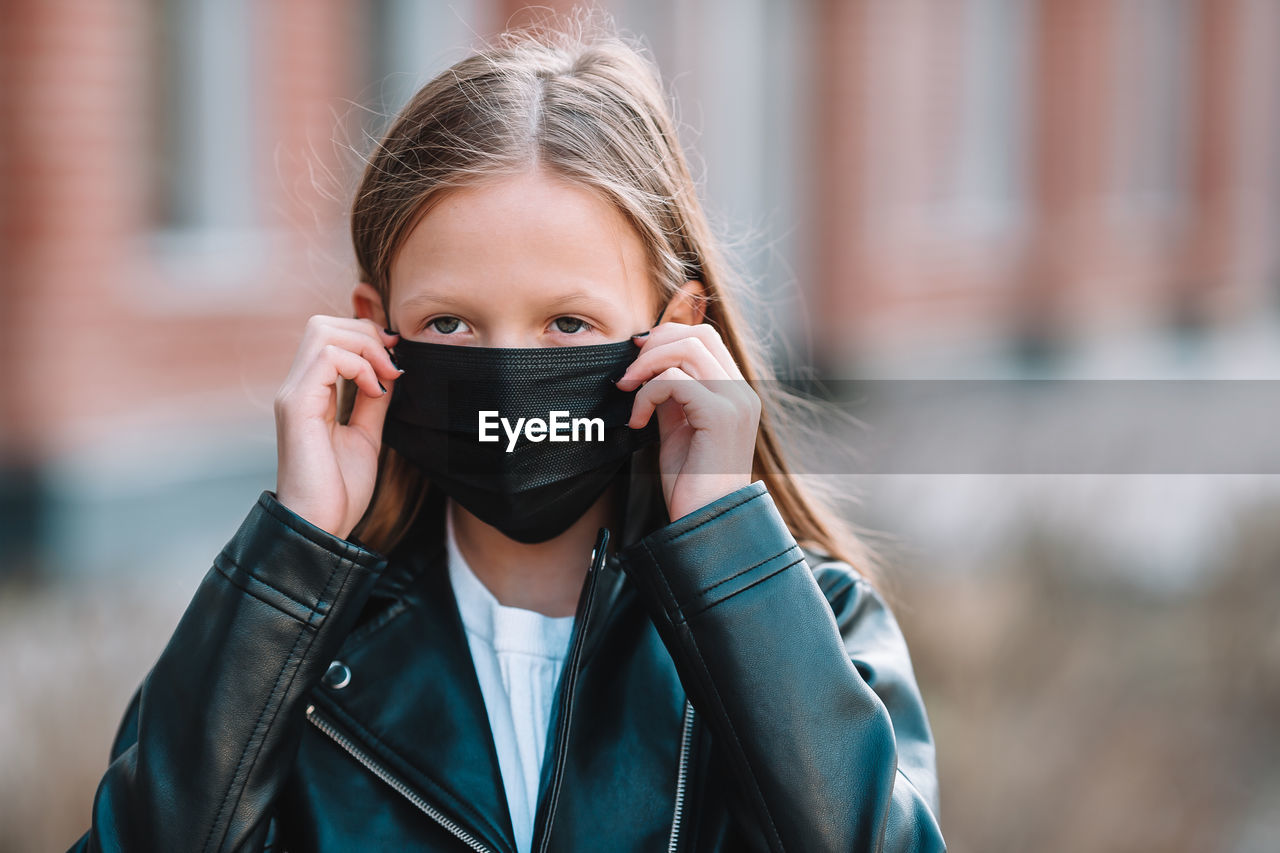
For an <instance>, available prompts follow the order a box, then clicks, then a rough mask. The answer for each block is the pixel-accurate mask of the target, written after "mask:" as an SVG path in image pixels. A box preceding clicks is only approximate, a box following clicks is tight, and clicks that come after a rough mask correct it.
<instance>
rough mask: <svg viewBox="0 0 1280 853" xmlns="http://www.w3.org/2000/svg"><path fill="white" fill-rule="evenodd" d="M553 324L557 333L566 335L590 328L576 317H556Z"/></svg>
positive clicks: (584, 321) (588, 324)
mask: <svg viewBox="0 0 1280 853" xmlns="http://www.w3.org/2000/svg"><path fill="white" fill-rule="evenodd" d="M555 324H556V329H557V330H558V331H561V332H564V333H565V334H566V335H573V334H577V333H578V332H581V331H583V330H584V329H589V328H591V324H590V323H588V322H587V321H586V320H582V319H580V318H578V317H568V316H565V317H557V318H556V319H555Z"/></svg>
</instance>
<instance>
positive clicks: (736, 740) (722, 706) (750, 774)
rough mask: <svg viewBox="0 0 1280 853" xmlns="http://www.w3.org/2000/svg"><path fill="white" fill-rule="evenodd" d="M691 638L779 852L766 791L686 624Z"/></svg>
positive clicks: (781, 847) (694, 654) (694, 655)
mask: <svg viewBox="0 0 1280 853" xmlns="http://www.w3.org/2000/svg"><path fill="white" fill-rule="evenodd" d="M685 626H686V629H687V631H688V636H689V646H690V648H691V650H692V651H693V657H694V659H695V660H696V661H697V662H698V666H699V667H701V668H702V673H703V675H704V677H705V678H706V680H707V685H708V686H709V687H710V688H711V692H712V694H714V696H715V700H716V704H717V705H719V706H720V710H721V714H722V716H723V718H724V722H725V726H726V727H727V728H728V729H729V734H730V736H731V737H732V738H733V742H734V744H735V745H736V746H737V747H738V751H739V754H741V755H742V763H743V764H745V765H746V767H747V776H748V777H749V778H750V779H751V784H752V785H753V786H754V787H755V791H756V795H757V796H758V797H759V799H760V802H761V804H763V805H764V807H765V808H764V810H763V811H764V822H765V825H766V826H767V827H768V828H769V831H770V832H771V833H772V834H773V840H774V841H775V842H776V844H777V848H778V849H779V850H783V849H785V848H784V847H783V845H782V837H781V836H779V835H778V828H777V826H775V825H774V823H773V815H771V814H770V813H769V802H768V800H766V799H765V796H764V791H763V790H761V788H760V782H759V781H758V780H757V779H756V774H755V771H754V770H753V769H752V768H751V762H750V760H748V758H747V751H746V750H745V749H743V747H742V739H741V738H740V737H738V732H737V730H736V729H735V728H734V727H733V720H731V719H730V718H729V712H728V711H727V710H725V703H724V700H723V699H722V698H721V697H720V690H719V689H718V688H717V687H716V683H715V680H714V679H713V678H712V677H711V671H710V670H708V669H707V662H706V661H705V660H704V659H703V657H702V651H701V650H700V649H699V648H698V641H697V639H696V638H695V637H694V634H693V626H692V625H689V623H687V622H686V623H685Z"/></svg>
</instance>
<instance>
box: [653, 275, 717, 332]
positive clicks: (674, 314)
mask: <svg viewBox="0 0 1280 853" xmlns="http://www.w3.org/2000/svg"><path fill="white" fill-rule="evenodd" d="M706 315H707V299H706V288H704V287H703V285H702V282H700V281H698V280H697V279H689V280H688V281H686V282H685V283H684V284H682V285H680V289H679V290H677V291H676V293H675V295H674V296H672V297H671V299H670V301H668V302H667V307H666V308H665V309H664V310H663V312H662V322H668V321H670V322H673V323H684V324H685V325H686V326H696V325H698V324H699V323H701V322H702V320H703V318H704V317H705V316H706Z"/></svg>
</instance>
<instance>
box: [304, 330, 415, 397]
mask: <svg viewBox="0 0 1280 853" xmlns="http://www.w3.org/2000/svg"><path fill="white" fill-rule="evenodd" d="M327 344H334V345H336V346H340V347H342V348H343V349H346V350H349V351H351V352H354V353H358V354H359V355H361V356H364V358H365V360H367V361H368V362H369V363H370V364H372V365H373V367H374V370H375V371H376V372H377V374H378V378H379V379H382V380H384V384H385V380H387V379H395V378H396V377H397V376H399V375H400V368H398V367H396V363H395V361H394V360H393V359H392V357H391V353H390V352H389V351H388V350H387V348H386V347H384V346H383V345H382V344H381V343H380V342H378V341H376V340H375V339H374V338H372V337H370V336H369V335H368V334H365V333H364V332H361V331H354V330H351V329H342V328H336V327H328V328H325V329H324V330H323V332H322V336H318V337H317V340H316V341H315V342H314V343H312V344H309V346H310V347H313V348H314V350H315V352H316V353H319V351H320V349H321V348H322V347H324V346H325V345H327Z"/></svg>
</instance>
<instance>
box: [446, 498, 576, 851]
mask: <svg viewBox="0 0 1280 853" xmlns="http://www.w3.org/2000/svg"><path fill="white" fill-rule="evenodd" d="M445 519H446V523H445V529H446V540H447V548H448V553H449V578H450V580H451V582H452V583H453V592H454V595H455V597H456V598H457V600H458V611H459V613H460V614H461V615H462V624H463V627H465V628H466V632H467V642H468V644H469V645H470V646H471V658H472V660H473V661H474V663H475V667H476V675H477V676H478V677H479V681H480V691H481V692H482V693H483V694H484V704H485V709H486V710H487V711H488V714H489V727H490V729H491V730H492V731H493V742H494V745H495V746H496V747H497V749H498V766H499V768H500V769H501V771H502V784H503V786H504V787H505V788H506V792H507V808H508V809H509V810H510V812H511V825H512V827H513V828H514V829H515V833H516V847H517V850H518V851H519V853H526V851H527V850H529V848H530V846H531V845H532V843H533V813H534V810H535V808H536V806H537V797H538V780H539V777H540V774H541V772H542V754H543V750H544V749H545V747H546V742H547V725H548V722H549V719H550V716H551V707H552V704H553V703H554V702H555V692H556V687H557V685H558V683H559V679H560V670H561V668H562V667H563V666H564V659H565V656H566V654H567V653H568V651H569V635H570V633H571V632H572V631H573V620H574V617H573V616H560V617H553V616H544V615H543V614H541V613H538V612H536V611H533V610H525V609H524V608H521V607H507V606H505V605H503V604H501V603H499V602H498V599H497V598H495V597H494V595H493V593H492V592H490V591H489V588H488V587H486V586H485V585H484V583H483V582H482V581H481V580H480V579H479V578H478V577H476V575H475V573H474V572H473V571H472V569H471V567H470V566H469V565H467V561H466V560H465V559H464V558H463V556H462V553H461V552H460V551H459V550H458V543H457V541H456V540H455V539H454V533H453V508H452V506H447V507H446V508H445Z"/></svg>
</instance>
